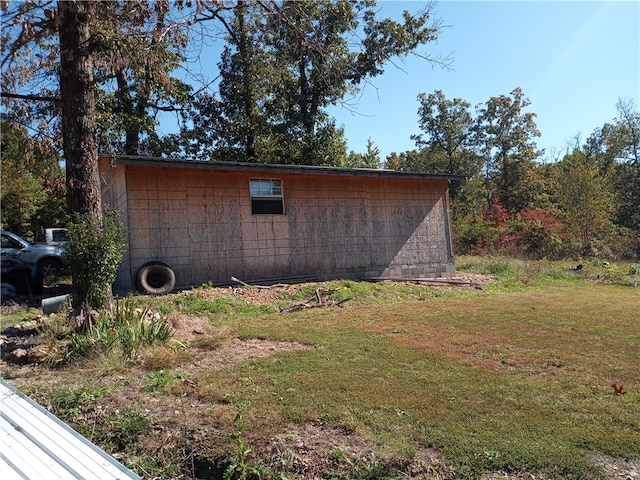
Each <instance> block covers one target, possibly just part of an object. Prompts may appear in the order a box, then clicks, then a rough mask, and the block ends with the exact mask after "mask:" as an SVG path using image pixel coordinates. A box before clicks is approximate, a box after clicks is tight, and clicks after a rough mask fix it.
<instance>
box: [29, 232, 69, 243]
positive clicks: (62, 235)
mask: <svg viewBox="0 0 640 480" xmlns="http://www.w3.org/2000/svg"><path fill="white" fill-rule="evenodd" d="M36 243H45V244H47V245H57V246H60V247H63V246H65V245H66V244H67V243H69V236H68V235H67V229H66V228H42V229H40V230H39V231H38V234H37V236H36Z"/></svg>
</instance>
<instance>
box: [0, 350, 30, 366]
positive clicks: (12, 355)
mask: <svg viewBox="0 0 640 480" xmlns="http://www.w3.org/2000/svg"><path fill="white" fill-rule="evenodd" d="M4 357H5V359H6V360H7V361H8V362H12V363H27V361H28V359H29V352H28V350H25V349H24V348H16V349H15V350H13V351H12V352H8V353H7V354H6V355H4Z"/></svg>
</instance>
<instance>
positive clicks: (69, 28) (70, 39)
mask: <svg viewBox="0 0 640 480" xmlns="http://www.w3.org/2000/svg"><path fill="white" fill-rule="evenodd" d="M58 14H59V15H60V17H59V20H60V102H61V104H62V141H63V147H64V156H65V161H66V166H67V202H68V206H69V211H70V212H77V213H81V214H89V215H91V216H94V217H96V218H100V217H101V215H102V197H101V193H100V177H99V174H98V142H97V140H98V139H97V135H96V102H95V90H94V89H95V82H94V77H93V68H94V58H95V48H96V46H95V40H93V39H92V32H91V25H92V23H93V22H95V19H96V17H95V15H96V2H93V1H91V0H89V1H76V2H67V1H62V0H60V1H58Z"/></svg>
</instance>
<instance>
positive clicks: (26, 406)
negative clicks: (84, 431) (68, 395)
mask: <svg viewBox="0 0 640 480" xmlns="http://www.w3.org/2000/svg"><path fill="white" fill-rule="evenodd" d="M0 478H2V479H3V480H13V479H20V480H23V479H29V480H44V479H46V480H54V479H64V480H66V479H82V480H94V479H95V480H116V479H119V480H124V479H138V480H139V479H140V477H138V476H137V475H136V474H134V473H133V472H132V471H131V470H129V469H128V468H126V467H125V466H124V465H122V464H121V463H119V462H117V461H116V460H115V459H114V458H112V457H110V456H109V455H107V453H106V452H105V451H103V450H101V449H99V448H98V447H97V446H95V445H94V444H92V443H91V442H89V440H87V439H86V438H84V437H83V436H82V435H80V434H79V433H78V432H76V431H75V430H73V429H72V428H71V427H69V426H68V425H66V424H65V423H63V422H62V421H61V420H60V419H58V418H56V417H55V416H54V415H53V414H51V413H50V412H48V411H47V410H45V409H44V408H42V407H41V406H40V405H38V404H37V403H36V402H34V401H33V400H31V399H30V398H29V397H27V396H26V395H24V394H23V393H21V392H19V391H18V390H16V389H15V388H13V387H12V386H11V385H9V384H8V383H6V382H5V381H4V380H2V379H0Z"/></svg>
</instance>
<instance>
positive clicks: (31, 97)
mask: <svg viewBox="0 0 640 480" xmlns="http://www.w3.org/2000/svg"><path fill="white" fill-rule="evenodd" d="M0 97H1V98H17V99H19V100H34V101H37V102H53V103H60V102H61V100H60V98H59V97H42V96H40V95H22V94H20V93H11V92H0Z"/></svg>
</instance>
